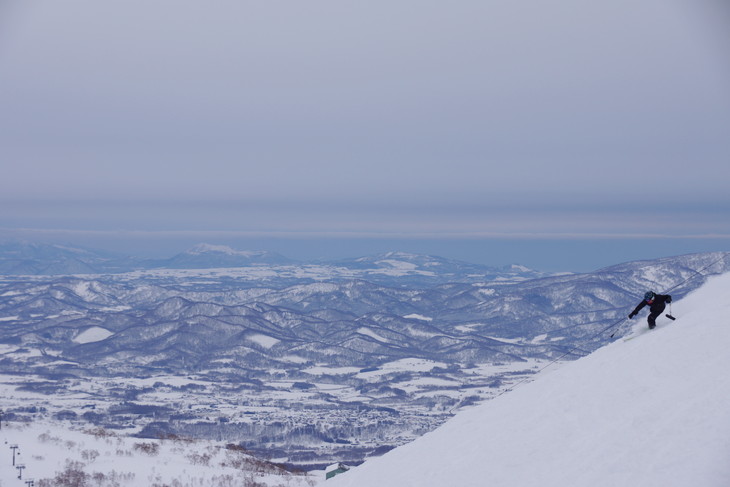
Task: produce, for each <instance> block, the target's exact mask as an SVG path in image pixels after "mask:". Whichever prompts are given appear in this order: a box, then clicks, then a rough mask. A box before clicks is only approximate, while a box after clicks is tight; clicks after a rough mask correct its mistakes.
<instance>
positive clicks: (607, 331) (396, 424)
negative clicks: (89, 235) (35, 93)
mask: <svg viewBox="0 0 730 487" xmlns="http://www.w3.org/2000/svg"><path fill="white" fill-rule="evenodd" d="M61 250H65V251H66V252H72V254H73V255H82V256H86V254H82V253H78V252H75V251H69V250H68V249H61ZM61 250H59V252H60V251H61ZM46 252H50V251H49V250H46ZM187 254H188V255H187V256H186V257H185V258H182V257H181V258H180V259H179V260H178V262H183V263H190V262H191V260H190V259H192V260H195V259H197V258H201V259H204V258H207V257H210V255H208V254H213V256H214V261H216V262H221V260H220V259H221V258H222V255H219V254H223V255H225V256H228V257H226V258H231V259H256V260H259V262H258V263H256V264H253V263H252V264H250V265H248V266H245V267H229V268H220V267H218V268H212V269H209V268H200V269H193V268H189V267H186V268H182V269H172V268H160V267H157V268H143V269H136V270H133V271H130V272H124V273H121V272H118V273H107V274H74V275H23V276H18V275H5V276H2V277H0V328H1V329H2V337H1V338H0V379H2V378H3V377H5V380H6V382H7V383H11V384H16V387H17V388H18V390H19V391H25V392H24V393H23V394H26V393H27V394H30V396H27V397H26V396H25V395H22V396H21V399H22V400H20V399H18V400H11V399H9V398H5V399H4V401H5V402H3V403H2V404H0V407H3V408H4V409H5V410H6V411H9V412H10V413H13V414H17V415H18V416H19V417H22V416H23V415H24V413H22V410H24V408H27V403H28V400H29V399H28V397H30V398H31V399H30V400H31V401H37V402H39V404H43V405H42V406H40V405H39V408H40V407H42V408H45V410H46V411H48V414H61V416H60V417H63V418H72V419H73V420H75V421H79V422H82V423H83V422H87V423H88V422H91V423H92V424H94V425H101V426H104V427H107V428H113V429H119V430H122V431H127V432H128V433H129V434H138V435H142V436H145V437H158V436H164V435H170V434H175V435H184V436H189V437H200V438H222V439H225V440H227V441H232V442H241V443H243V444H245V446H246V447H247V448H250V449H254V450H260V451H265V452H267V454H269V455H274V456H275V458H277V459H278V460H281V461H283V462H289V463H294V464H297V465H299V466H307V468H315V467H317V466H318V465H320V464H321V463H326V462H329V461H333V460H343V459H344V460H347V461H351V462H354V463H358V462H360V461H362V460H363V459H364V458H366V457H368V456H370V455H373V454H377V453H382V451H383V448H385V449H388V448H392V447H393V446H397V445H400V444H403V443H405V442H408V441H411V440H412V439H414V438H416V437H418V436H420V435H421V434H423V433H424V432H426V431H429V430H431V429H433V428H435V427H437V426H438V425H439V424H441V423H443V422H444V421H445V420H446V419H448V418H449V417H451V416H452V415H453V414H455V413H456V412H457V411H459V410H461V409H463V408H468V407H471V406H473V405H474V404H478V403H480V402H483V401H485V400H488V399H490V398H492V397H494V396H496V395H498V394H500V393H501V392H502V391H504V390H505V389H507V388H509V387H510V385H511V384H514V383H515V382H516V381H520V380H523V379H524V378H526V377H530V376H531V375H532V374H534V373H535V371H536V370H538V369H539V367H540V364H542V363H545V362H550V361H553V360H561V361H569V360H573V359H575V358H579V357H581V356H584V355H587V354H589V353H591V352H592V351H594V350H596V349H598V348H600V347H602V346H604V345H606V344H608V343H610V342H611V341H612V340H613V339H612V338H611V337H610V335H611V334H612V332H613V331H616V336H621V335H623V334H625V333H626V332H628V331H629V330H630V328H631V322H629V321H628V320H627V319H626V315H627V314H628V312H629V311H630V310H631V309H633V307H634V306H635V305H636V304H637V302H638V301H639V300H640V298H641V296H643V294H644V292H645V291H646V290H648V289H652V290H654V291H656V292H663V293H666V292H670V293H671V294H672V295H673V296H674V297H675V300H679V299H681V298H682V297H683V296H685V295H687V294H688V293H689V292H691V291H692V290H694V289H696V288H697V287H699V286H700V285H701V284H702V283H703V282H704V281H705V279H706V278H707V276H710V275H714V274H719V273H722V272H726V271H727V270H730V259H729V256H730V254H728V253H708V254H694V255H685V256H677V257H670V258H663V259H656V260H650V261H637V262H630V263H625V264H620V265H617V266H613V267H608V268H605V269H600V270H598V271H596V272H592V273H585V274H565V275H544V274H541V273H539V272H537V271H531V270H529V269H525V268H522V267H515V268H512V267H510V268H508V269H503V270H502V271H501V272H500V273H497V274H486V272H485V273H484V274H479V273H477V272H476V271H477V270H478V269H482V270H485V271H486V269H484V268H481V267H479V266H473V265H469V264H463V263H459V262H454V261H448V260H446V259H439V258H435V257H429V256H418V255H413V254H403V253H388V254H382V255H379V256H374V257H367V258H360V259H352V260H348V261H341V262H339V263H329V264H323V263H319V264H317V263H307V264H296V263H291V262H288V263H281V261H280V260H279V259H280V258H279V257H276V256H270V255H265V254H260V253H248V252H241V251H233V250H231V249H227V248H217V247H212V248H211V247H210V246H201V247H196V248H194V249H192V250H191V251H189V252H187ZM84 258H86V257H84ZM269 258H271V259H274V260H276V261H277V262H276V263H268V264H267V263H264V262H262V261H261V260H265V259H269ZM39 260H40V259H39ZM197 262H199V263H200V262H201V261H200V260H198V261H197ZM181 265H182V264H181ZM534 276H539V277H534ZM366 278H367V279H366ZM673 313H674V315H676V316H681V313H682V310H681V307H679V306H678V307H677V309H676V310H675V311H673ZM662 320H664V318H662ZM19 378H21V379H22V380H20V381H19ZM0 381H1V380H0ZM38 394H40V396H38ZM39 397H40V398H42V399H39ZM72 398H73V400H72ZM22 404H24V405H22ZM92 405H93V410H89V407H91V406H92ZM92 411H93V414H92ZM71 413H73V414H71ZM36 414H40V413H36Z"/></svg>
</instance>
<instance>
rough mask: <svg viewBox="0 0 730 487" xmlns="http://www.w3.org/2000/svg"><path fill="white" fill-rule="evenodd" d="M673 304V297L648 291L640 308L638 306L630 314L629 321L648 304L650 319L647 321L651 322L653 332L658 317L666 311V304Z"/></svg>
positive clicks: (650, 327) (639, 305) (650, 326)
mask: <svg viewBox="0 0 730 487" xmlns="http://www.w3.org/2000/svg"><path fill="white" fill-rule="evenodd" d="M671 302H672V297H671V296H670V295H669V294H656V293H654V291H647V292H646V294H644V300H643V301H642V302H640V303H639V304H638V306H636V308H635V309H634V311H632V312H631V314H629V319H631V318H633V317H634V316H636V315H637V314H639V311H641V309H642V308H643V307H644V306H646V305H647V304H648V305H649V317H648V318H647V319H646V321H647V322H649V329H650V330H653V329H654V327H655V326H656V319H657V317H658V316H659V315H660V314H662V312H663V311H664V308H665V307H666V303H671Z"/></svg>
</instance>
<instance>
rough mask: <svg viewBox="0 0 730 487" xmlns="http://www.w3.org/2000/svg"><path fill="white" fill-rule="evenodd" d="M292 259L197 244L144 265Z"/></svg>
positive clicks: (190, 265)
mask: <svg viewBox="0 0 730 487" xmlns="http://www.w3.org/2000/svg"><path fill="white" fill-rule="evenodd" d="M292 262H293V261H292V260H290V259H287V258H286V257H284V256H282V255H279V254H277V253H275V252H269V251H265V250H236V249H233V248H231V247H228V246H226V245H211V244H198V245H195V246H194V247H191V248H190V249H188V250H186V251H185V252H183V253H181V254H178V255H176V256H174V257H172V258H170V259H165V260H160V261H149V262H147V263H146V267H148V268H150V267H163V268H167V269H213V268H219V267H247V266H251V265H260V264H269V265H272V264H290V263H292Z"/></svg>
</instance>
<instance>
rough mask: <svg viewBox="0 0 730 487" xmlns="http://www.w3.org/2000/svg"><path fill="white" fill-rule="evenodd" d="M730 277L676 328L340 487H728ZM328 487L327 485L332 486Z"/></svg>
mask: <svg viewBox="0 0 730 487" xmlns="http://www.w3.org/2000/svg"><path fill="white" fill-rule="evenodd" d="M729 297H730V274H725V275H722V276H718V277H715V278H713V279H711V280H710V281H709V282H708V283H707V284H706V285H704V286H703V287H702V288H701V289H699V290H697V291H695V292H693V293H691V294H690V295H688V296H686V297H685V298H683V299H681V300H679V301H678V302H676V304H675V307H676V308H677V309H681V310H682V311H681V313H676V314H677V320H676V321H675V322H665V323H663V325H662V326H659V327H658V328H657V329H655V330H653V331H650V332H649V331H645V327H646V324H645V323H644V322H643V320H642V323H638V324H636V325H635V330H634V333H635V334H636V335H637V336H636V338H633V339H631V340H630V341H624V340H619V341H617V342H615V343H612V344H610V345H607V346H605V347H603V348H601V349H600V350H598V351H596V352H594V353H593V354H591V355H589V356H587V357H584V358H582V359H580V360H577V361H575V362H572V363H569V364H565V365H562V366H560V367H557V366H552V367H548V368H546V369H545V370H544V372H542V373H541V374H539V375H538V376H537V377H536V378H535V380H534V381H533V382H530V383H524V384H520V385H518V387H516V388H515V389H514V390H513V391H511V392H508V393H506V394H503V395H502V396H500V397H497V398H496V399H494V400H491V401H488V402H486V403H484V404H482V405H480V406H477V407H475V408H473V409H470V410H467V411H464V412H462V413H459V414H458V415H457V416H456V417H454V418H453V419H451V420H450V421H448V422H447V423H446V424H444V425H443V426H441V427H440V428H438V429H436V430H435V431H433V432H431V433H428V434H426V435H424V436H423V437H421V438H419V439H418V440H416V441H414V442H412V443H410V444H407V445H404V446H402V447H399V448H396V449H395V450H393V451H391V452H389V453H387V454H386V455H385V456H383V457H380V458H373V459H370V460H368V461H366V462H365V463H364V464H363V465H361V466H359V467H357V468H354V469H352V470H351V471H349V472H347V473H345V474H342V475H340V476H338V477H336V478H335V479H334V480H332V482H331V485H332V486H333V487H371V486H373V485H378V486H380V487H389V486H393V487H403V486H411V485H413V486H416V485H417V486H420V487H430V486H433V487H437V486H438V487H441V486H445V485H454V486H459V487H470V486H474V487H483V486H485V485H489V486H495V487H528V486H535V487H563V486H566V485H590V486H593V487H603V486H605V487H616V486H626V485H635V486H642V487H654V486H656V487H684V486H690V485H701V486H703V487H724V486H727V485H730V462H728V458H730V440H729V439H728V438H730V408H728V399H729V398H730V375H729V374H728V373H727V371H728V370H730V354H728V353H727V346H728V343H730V326H729V325H730V321H729V319H728V316H730V298H729ZM328 485H330V484H328Z"/></svg>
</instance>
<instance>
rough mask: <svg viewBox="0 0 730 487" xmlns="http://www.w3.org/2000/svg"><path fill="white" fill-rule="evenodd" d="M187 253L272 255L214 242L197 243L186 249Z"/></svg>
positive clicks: (249, 255) (247, 255) (244, 255)
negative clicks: (237, 248)
mask: <svg viewBox="0 0 730 487" xmlns="http://www.w3.org/2000/svg"><path fill="white" fill-rule="evenodd" d="M185 254H188V255H203V254H225V255H232V256H233V255H235V256H238V257H249V258H251V257H261V256H265V255H270V252H266V251H263V250H236V249H234V248H232V247H229V246H227V245H214V244H208V243H200V244H197V245H195V246H194V247H191V248H190V249H188V250H186V251H185Z"/></svg>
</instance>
